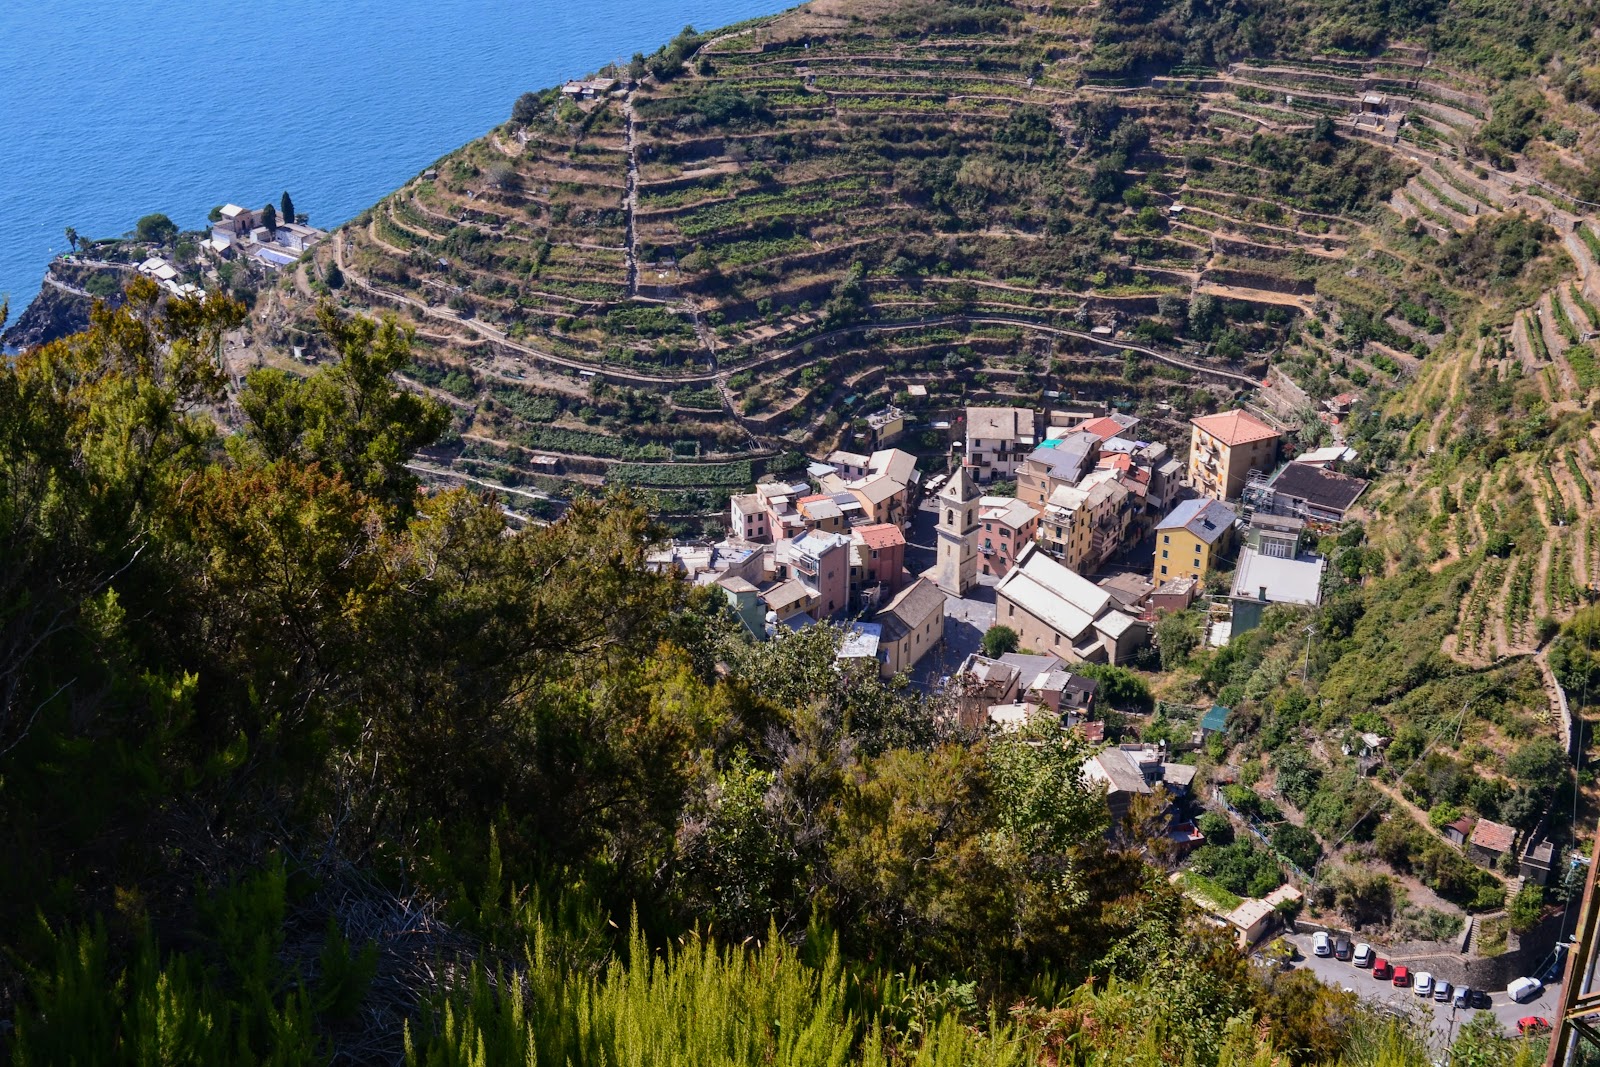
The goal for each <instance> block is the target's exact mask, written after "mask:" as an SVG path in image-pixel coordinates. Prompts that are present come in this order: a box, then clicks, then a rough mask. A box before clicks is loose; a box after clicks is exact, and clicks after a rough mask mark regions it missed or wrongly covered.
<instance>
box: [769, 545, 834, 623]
mask: <svg viewBox="0 0 1600 1067" xmlns="http://www.w3.org/2000/svg"><path fill="white" fill-rule="evenodd" d="M850 544H851V541H850V538H848V537H846V536H845V535H844V534H833V533H804V534H801V535H800V536H799V537H796V538H794V539H793V540H791V541H787V542H785V543H784V547H785V548H786V549H787V551H786V552H785V553H783V555H785V556H787V557H788V558H787V561H786V562H787V564H788V567H789V572H790V573H789V575H788V577H790V578H797V579H799V580H800V581H801V582H802V583H803V584H804V585H805V587H806V589H807V591H808V592H811V593H812V594H813V597H812V605H813V608H812V614H813V616H815V617H816V618H818V619H827V618H832V617H833V616H835V615H837V614H839V613H840V612H841V611H844V610H845V609H846V608H848V607H849V606H850ZM780 561H782V557H780Z"/></svg>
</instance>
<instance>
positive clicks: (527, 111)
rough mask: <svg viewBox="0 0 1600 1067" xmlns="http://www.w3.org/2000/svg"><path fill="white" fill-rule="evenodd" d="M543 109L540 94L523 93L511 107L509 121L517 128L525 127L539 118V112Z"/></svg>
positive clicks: (542, 100)
mask: <svg viewBox="0 0 1600 1067" xmlns="http://www.w3.org/2000/svg"><path fill="white" fill-rule="evenodd" d="M543 109H544V97H543V95H542V94H540V93H523V94H522V95H521V96H519V97H517V99H516V102H515V103H514V104H512V105H511V121H512V122H514V123H516V124H517V125H518V126H527V125H529V124H531V123H532V122H533V121H534V120H536V119H537V118H538V117H539V112H540V111H542V110H543Z"/></svg>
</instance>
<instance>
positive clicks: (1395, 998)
mask: <svg viewBox="0 0 1600 1067" xmlns="http://www.w3.org/2000/svg"><path fill="white" fill-rule="evenodd" d="M1288 940H1289V941H1290V942H1291V943H1292V944H1293V945H1294V946H1295V947H1296V948H1298V949H1299V950H1300V955H1301V958H1300V959H1297V960H1296V961H1295V962H1294V966H1295V967H1298V968H1303V969H1305V970H1308V971H1310V972H1311V973H1312V974H1314V975H1316V976H1317V977H1318V978H1320V979H1321V980H1322V981H1323V982H1325V983H1327V984H1328V985H1331V986H1333V987H1334V988H1336V989H1338V988H1343V989H1348V990H1350V991H1352V992H1354V993H1356V994H1358V995H1360V996H1361V997H1362V998H1363V999H1365V1000H1367V1001H1370V1002H1371V1003H1374V1004H1377V1005H1380V1006H1382V1007H1386V1008H1389V1009H1391V1010H1394V1011H1398V1012H1401V1013H1403V1014H1405V1015H1406V1016H1407V1017H1409V1018H1410V1019H1412V1020H1413V1021H1415V1022H1417V1023H1426V1024H1427V1026H1428V1029H1429V1031H1430V1032H1431V1034H1430V1037H1431V1040H1432V1042H1433V1044H1434V1047H1435V1048H1436V1049H1438V1050H1440V1051H1443V1050H1444V1049H1445V1048H1446V1047H1448V1046H1449V1044H1450V1041H1451V1040H1452V1039H1453V1037H1454V1035H1455V1034H1457V1033H1459V1032H1460V1030H1461V1027H1462V1026H1463V1025H1465V1024H1466V1023H1467V1022H1468V1021H1470V1019H1471V1018H1472V1016H1474V1015H1476V1014H1478V1013H1477V1012H1476V1011H1473V1010H1472V1009H1470V1008H1462V1009H1460V1010H1459V1011H1458V1010H1457V1009H1456V1008H1455V1007H1453V1006H1452V1005H1451V1004H1440V1003H1439V1002H1438V1001H1435V1000H1432V999H1428V1000H1424V999H1423V998H1421V997H1419V996H1417V994H1416V990H1415V989H1396V988H1395V987H1394V986H1393V984H1391V983H1389V982H1380V981H1377V980H1376V979H1374V978H1373V977H1372V972H1371V971H1369V970H1358V969H1357V968H1355V967H1353V966H1351V965H1350V964H1348V963H1341V962H1340V961H1339V960H1336V959H1334V958H1333V957H1332V956H1314V955H1312V953H1311V935H1310V934H1291V935H1289V937H1288ZM1413 973H1415V972H1413ZM1560 992H1561V991H1560V986H1558V985H1547V986H1545V987H1544V992H1542V993H1540V994H1539V995H1538V996H1537V997H1536V998H1534V999H1533V1000H1531V1001H1528V1002H1527V1003H1525V1004H1516V1003H1513V1002H1512V1000H1511V998H1510V997H1508V996H1506V994H1505V990H1504V989H1493V990H1490V991H1489V998H1490V1007H1489V1008H1488V1009H1487V1010H1488V1011H1490V1012H1492V1013H1493V1014H1494V1016H1495V1018H1497V1019H1499V1020H1500V1023H1501V1025H1502V1026H1504V1027H1505V1028H1506V1032H1507V1033H1510V1034H1515V1033H1516V1032H1517V1020H1518V1019H1520V1018H1522V1017H1524V1016H1526V1015H1542V1016H1543V1017H1544V1018H1546V1019H1554V1018H1555V1017H1556V1016H1557V1015H1558V1014H1560V1012H1559V1009H1558V1007H1557V1005H1558V1002H1559V999H1560Z"/></svg>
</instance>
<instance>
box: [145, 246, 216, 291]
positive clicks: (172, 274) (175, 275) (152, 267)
mask: <svg viewBox="0 0 1600 1067" xmlns="http://www.w3.org/2000/svg"><path fill="white" fill-rule="evenodd" d="M135 269H136V270H137V271H138V272H139V273H140V274H143V275H144V276H145V277H146V278H149V279H151V280H152V281H154V282H155V283H156V284H157V285H159V286H161V288H163V289H165V290H166V291H167V292H169V293H171V294H172V295H173V296H182V297H189V298H192V299H195V300H201V299H204V298H205V295H206V291H205V290H204V289H202V288H200V286H198V285H196V284H194V283H193V282H186V281H184V280H183V272H182V271H180V270H179V269H178V268H177V267H175V266H173V265H172V264H171V263H169V262H168V261H167V260H165V259H163V258H162V257H160V256H151V257H150V258H149V259H147V260H145V261H144V262H143V263H141V264H139V266H138V267H136V268H135Z"/></svg>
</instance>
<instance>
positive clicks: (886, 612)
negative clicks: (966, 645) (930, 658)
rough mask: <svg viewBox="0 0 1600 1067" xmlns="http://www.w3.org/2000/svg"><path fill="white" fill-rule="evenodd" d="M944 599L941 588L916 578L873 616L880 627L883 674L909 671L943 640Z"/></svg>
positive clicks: (885, 675)
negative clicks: (881, 631) (881, 629)
mask: <svg viewBox="0 0 1600 1067" xmlns="http://www.w3.org/2000/svg"><path fill="white" fill-rule="evenodd" d="M944 602H945V595H944V591H943V590H941V589H940V588H939V587H938V586H937V585H935V584H933V583H932V582H930V581H929V580H928V579H926V578H918V579H917V580H916V581H914V582H912V583H911V584H910V585H908V586H906V587H905V588H904V589H902V590H900V592H899V594H898V595H896V596H895V598H894V599H893V600H891V601H889V603H888V604H887V605H885V607H884V608H883V610H882V611H880V612H878V614H876V615H874V616H873V618H872V621H873V622H875V623H877V624H878V625H879V626H882V627H883V633H882V635H881V636H880V638H879V640H878V660H879V662H880V664H881V665H882V666H881V671H882V674H883V677H885V678H892V677H894V676H895V675H896V674H899V673H900V672H902V671H909V670H910V669H911V668H912V667H914V666H915V665H916V663H917V661H918V660H920V659H922V657H923V656H926V655H927V654H928V653H929V652H932V651H933V650H934V649H935V648H936V647H938V645H939V643H940V642H941V641H943V640H944Z"/></svg>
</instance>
